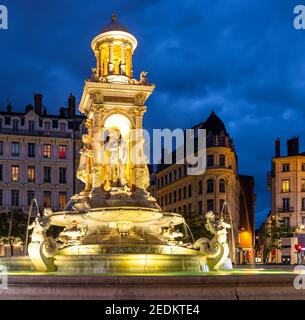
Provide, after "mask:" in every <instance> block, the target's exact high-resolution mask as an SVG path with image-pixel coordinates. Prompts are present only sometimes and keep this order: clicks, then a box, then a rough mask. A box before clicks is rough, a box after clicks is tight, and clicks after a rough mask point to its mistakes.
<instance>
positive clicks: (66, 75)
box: [0, 0, 305, 224]
mask: <svg viewBox="0 0 305 320" xmlns="http://www.w3.org/2000/svg"><path fill="white" fill-rule="evenodd" d="M303 2H304V4H305V0H304V1H303ZM301 3H302V0H299V1H293V0H255V1H245V0H187V1H185V0H179V1H173V0H107V1H103V0H87V1H83V0H26V1H25V0H14V1H13V0H0V4H5V5H7V7H8V10H9V30H8V31H3V30H0V58H1V59H0V106H2V107H4V106H5V105H6V104H7V103H8V102H11V103H12V104H13V107H14V109H15V110H23V108H24V106H25V105H26V104H27V103H31V102H32V96H33V93H34V92H41V93H43V94H44V102H45V105H46V106H47V107H48V109H49V110H54V112H55V111H56V110H57V109H58V108H59V107H60V106H63V105H65V104H66V100H67V97H68V95H69V94H70V93H71V92H72V93H73V94H75V95H76V96H77V98H78V100H79V98H80V96H81V93H82V87H83V84H84V79H86V78H88V77H89V75H90V68H91V67H93V66H94V62H95V61H94V57H93V54H92V52H91V49H90V42H91V40H92V38H93V37H94V36H95V35H96V34H98V33H99V31H100V29H101V28H102V27H103V26H104V25H105V24H107V23H108V21H109V17H110V16H111V14H112V12H116V13H117V14H118V15H119V19H120V21H121V22H122V23H123V24H125V25H127V26H128V27H129V29H130V30H131V31H132V33H133V34H134V35H135V36H136V37H137V39H138V40H139V47H138V49H137V51H136V54H135V57H134V64H135V74H136V75H138V73H139V72H140V71H142V70H146V71H148V72H149V78H150V80H151V81H152V82H154V83H156V85H157V88H156V91H155V93H154V95H153V96H152V97H151V98H150V100H149V103H148V106H149V111H148V113H147V114H146V118H145V127H146V128H147V129H152V128H181V127H182V128H186V127H191V126H193V125H194V124H196V123H198V122H201V121H202V120H204V119H205V118H206V117H207V116H208V115H209V113H210V112H211V111H212V110H215V111H216V112H217V114H218V115H219V116H220V117H221V118H222V119H223V121H224V123H225V124H226V126H227V129H228V131H229V132H230V134H231V136H232V138H233V139H234V141H235V146H236V150H237V153H238V157H239V170H240V173H243V174H249V175H254V176H255V179H256V193H257V209H256V214H257V224H259V223H260V222H261V221H262V219H263V218H264V217H265V215H266V214H267V212H268V210H269V208H270V204H269V194H268V192H267V190H266V171H267V170H269V167H270V161H271V157H272V156H273V150H274V147H273V141H274V139H275V138H276V137H280V138H282V139H287V138H289V137H292V136H300V137H301V141H302V143H301V145H302V147H303V150H304V149H305V148H304V145H305V126H304V120H305V108H304V105H305V72H304V71H305V56H304V53H305V30H299V31H297V30H295V29H294V28H293V19H294V14H293V8H294V6H295V5H296V4H301ZM283 145H286V143H284V140H283ZM285 149H286V147H285ZM285 152H286V150H285Z"/></svg>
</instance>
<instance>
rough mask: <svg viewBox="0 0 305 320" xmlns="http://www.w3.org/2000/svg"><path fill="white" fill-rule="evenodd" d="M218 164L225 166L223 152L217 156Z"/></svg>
mask: <svg viewBox="0 0 305 320" xmlns="http://www.w3.org/2000/svg"><path fill="white" fill-rule="evenodd" d="M219 166H220V167H225V166H226V156H225V155H224V154H221V155H220V156H219Z"/></svg>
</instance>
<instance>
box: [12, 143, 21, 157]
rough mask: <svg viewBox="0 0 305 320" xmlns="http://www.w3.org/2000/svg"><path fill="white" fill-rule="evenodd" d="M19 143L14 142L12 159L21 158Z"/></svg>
mask: <svg viewBox="0 0 305 320" xmlns="http://www.w3.org/2000/svg"><path fill="white" fill-rule="evenodd" d="M19 152H20V151H19V142H12V157H19Z"/></svg>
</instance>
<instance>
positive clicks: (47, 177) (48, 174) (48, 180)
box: [43, 167, 51, 183]
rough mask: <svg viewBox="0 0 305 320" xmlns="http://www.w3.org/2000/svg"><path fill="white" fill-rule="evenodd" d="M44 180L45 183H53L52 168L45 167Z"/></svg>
mask: <svg viewBox="0 0 305 320" xmlns="http://www.w3.org/2000/svg"><path fill="white" fill-rule="evenodd" d="M43 182H44V183H51V168H50V167H44V168H43Z"/></svg>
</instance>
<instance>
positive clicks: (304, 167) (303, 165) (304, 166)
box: [302, 163, 305, 171]
mask: <svg viewBox="0 0 305 320" xmlns="http://www.w3.org/2000/svg"><path fill="white" fill-rule="evenodd" d="M302 171H305V163H302Z"/></svg>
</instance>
